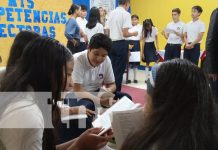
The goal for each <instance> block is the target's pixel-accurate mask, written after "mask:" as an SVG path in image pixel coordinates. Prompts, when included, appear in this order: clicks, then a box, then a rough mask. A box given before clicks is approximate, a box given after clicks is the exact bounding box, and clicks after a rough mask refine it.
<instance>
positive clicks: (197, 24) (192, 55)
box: [184, 6, 205, 65]
mask: <svg viewBox="0 0 218 150" xmlns="http://www.w3.org/2000/svg"><path fill="white" fill-rule="evenodd" d="M202 12H203V9H202V8H201V6H193V7H192V21H191V22H189V23H187V24H186V25H185V28H184V40H185V48H184V58H185V59H187V60H189V61H191V62H192V63H194V64H196V65H198V62H199V57H200V49H201V47H200V45H201V41H202V38H203V35H204V32H205V24H204V23H203V22H202V21H200V20H199V17H200V15H201V14H202Z"/></svg>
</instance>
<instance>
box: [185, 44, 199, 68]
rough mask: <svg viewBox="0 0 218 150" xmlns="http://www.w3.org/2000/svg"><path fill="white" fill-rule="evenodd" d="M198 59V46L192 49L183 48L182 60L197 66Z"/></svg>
mask: <svg viewBox="0 0 218 150" xmlns="http://www.w3.org/2000/svg"><path fill="white" fill-rule="evenodd" d="M199 57H200V44H199V43H198V44H196V45H195V46H194V48H192V49H186V48H184V59H187V60H189V61H191V62H192V63H194V64H196V65H198V62H199Z"/></svg>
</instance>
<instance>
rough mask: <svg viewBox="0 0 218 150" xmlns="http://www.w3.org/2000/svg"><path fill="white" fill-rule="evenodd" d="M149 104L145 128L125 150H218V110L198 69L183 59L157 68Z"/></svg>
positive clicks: (151, 82)
mask: <svg viewBox="0 0 218 150" xmlns="http://www.w3.org/2000/svg"><path fill="white" fill-rule="evenodd" d="M175 73H176V74H175ZM146 100H147V104H146V106H145V126H144V127H143V128H142V129H139V131H138V132H136V133H135V134H133V135H131V136H129V137H128V138H127V139H126V141H125V142H124V143H123V146H122V148H121V150H135V149H137V150H145V149H146V150H217V149H218V134H217V133H218V128H217V127H218V111H217V110H218V107H217V104H216V102H215V99H214V98H212V94H211V89H210V86H209V82H208V79H207V76H206V75H205V74H204V72H203V71H202V70H201V69H200V68H198V67H197V66H196V65H194V64H192V63H191V62H189V61H187V60H182V59H174V60H171V61H166V62H164V63H162V64H160V65H159V64H158V65H156V66H155V67H154V68H152V71H151V77H150V79H149V80H148V95H147V98H146ZM130 130H131V129H130Z"/></svg>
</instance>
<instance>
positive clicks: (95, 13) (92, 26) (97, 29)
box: [86, 7, 104, 41]
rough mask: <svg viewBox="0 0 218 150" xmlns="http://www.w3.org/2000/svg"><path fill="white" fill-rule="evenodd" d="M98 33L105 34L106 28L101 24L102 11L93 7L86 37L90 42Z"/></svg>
mask: <svg viewBox="0 0 218 150" xmlns="http://www.w3.org/2000/svg"><path fill="white" fill-rule="evenodd" d="M97 33H104V27H103V25H102V24H101V23H100V11H99V9H98V8H97V7H93V8H91V10H90V14H89V19H88V23H87V24H86V35H87V38H88V41H90V39H91V38H92V36H93V35H95V34H97Z"/></svg>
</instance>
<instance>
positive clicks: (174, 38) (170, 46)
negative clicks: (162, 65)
mask: <svg viewBox="0 0 218 150" xmlns="http://www.w3.org/2000/svg"><path fill="white" fill-rule="evenodd" d="M180 14H181V10H180V9H179V8H174V9H173V10H172V18H173V21H172V22H170V23H169V24H168V25H167V27H166V28H165V30H164V31H163V32H162V35H163V36H164V37H165V38H166V39H167V45H166V47H165V55H164V60H170V59H174V58H180V55H181V46H182V44H183V29H184V25H185V24H184V23H183V22H182V21H180Z"/></svg>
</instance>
